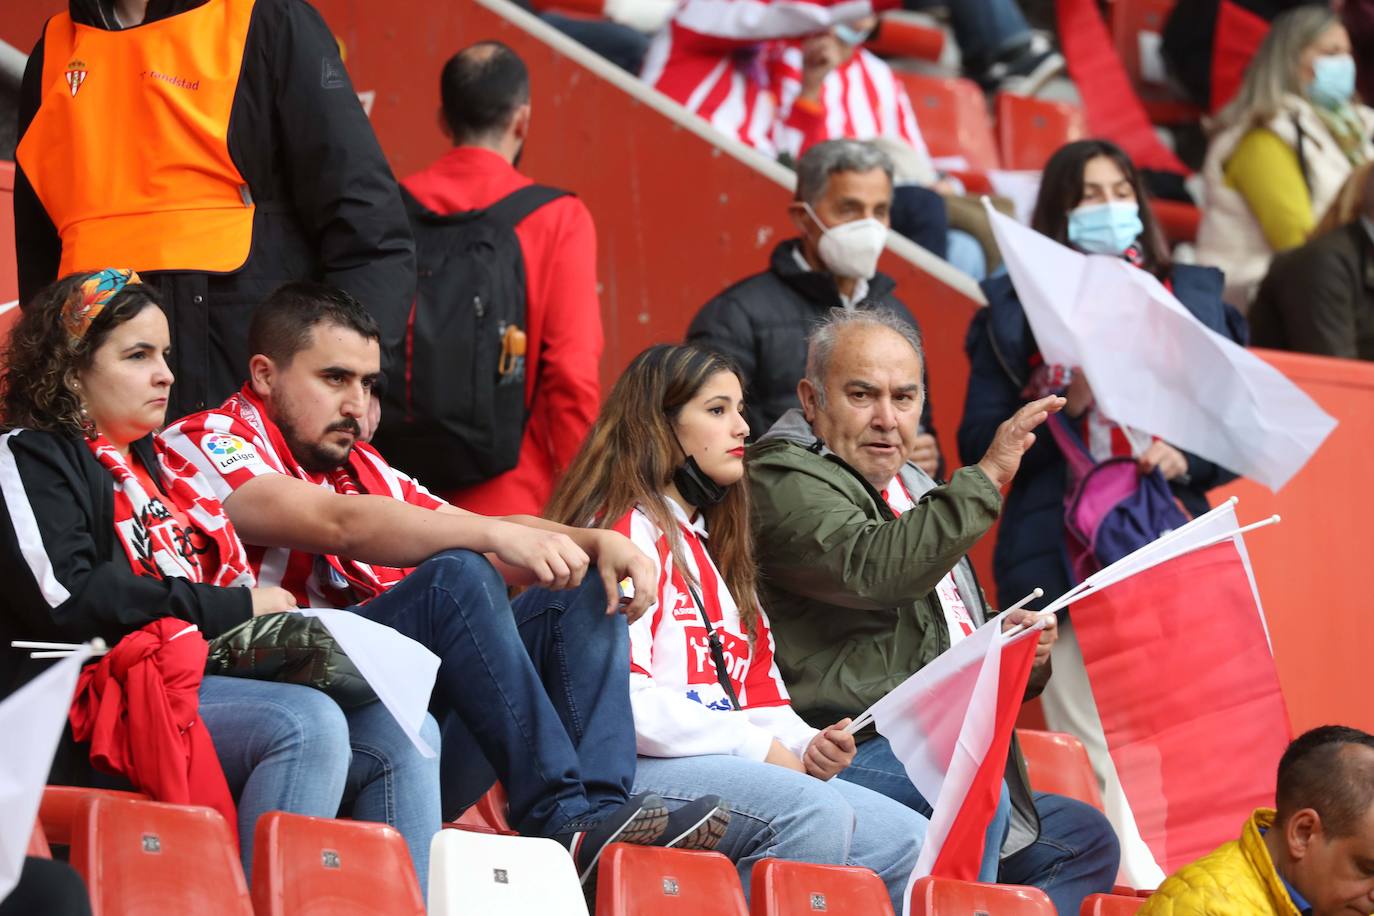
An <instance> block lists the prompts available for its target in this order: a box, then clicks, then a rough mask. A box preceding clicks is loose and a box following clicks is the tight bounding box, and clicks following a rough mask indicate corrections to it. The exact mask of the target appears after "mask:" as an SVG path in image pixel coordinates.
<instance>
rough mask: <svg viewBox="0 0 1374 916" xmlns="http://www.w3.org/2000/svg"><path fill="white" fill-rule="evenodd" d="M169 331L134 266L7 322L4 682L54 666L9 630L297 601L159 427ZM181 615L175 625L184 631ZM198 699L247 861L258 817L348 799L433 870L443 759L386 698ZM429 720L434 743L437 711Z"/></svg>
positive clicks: (71, 627)
mask: <svg viewBox="0 0 1374 916" xmlns="http://www.w3.org/2000/svg"><path fill="white" fill-rule="evenodd" d="M169 340H170V335H169V331H168V325H167V317H166V315H165V314H164V313H163V311H162V308H161V307H160V304H159V302H158V300H157V297H156V294H155V293H154V291H153V289H152V288H150V287H147V286H144V285H143V284H142V283H141V282H140V281H139V278H138V275H137V274H135V273H134V272H133V271H129V270H101V271H97V272H94V273H89V274H79V275H73V276H70V277H67V278H65V279H63V280H59V281H58V282H57V283H55V284H53V285H52V286H50V287H49V288H48V289H46V290H45V291H44V292H42V293H41V294H39V296H38V297H37V299H36V300H35V301H34V302H33V303H32V304H31V305H30V306H29V308H28V309H26V310H25V312H24V314H23V316H22V317H21V318H20V320H19V322H18V324H16V325H15V327H14V329H13V332H12V336H11V339H10V346H9V350H8V354H7V366H6V369H5V373H4V376H3V384H2V385H0V392H2V394H3V410H4V419H5V423H6V424H7V427H8V430H9V431H8V432H6V433H4V435H3V436H0V496H3V500H4V508H5V511H4V512H3V513H0V516H3V519H4V521H3V522H0V574H3V576H4V581H5V583H6V585H7V593H8V594H7V601H6V604H5V608H4V610H3V611H0V638H2V639H3V642H2V643H0V695H8V694H9V693H11V692H13V691H14V690H15V689H17V688H18V687H19V686H20V685H22V684H23V683H24V682H26V681H28V680H29V679H30V678H32V677H33V676H34V675H35V674H37V673H38V671H40V670H41V666H42V665H43V664H44V663H43V662H35V661H31V660H29V659H28V658H26V656H25V653H23V652H19V651H16V650H14V649H11V648H9V645H10V641H11V640H13V639H38V640H60V641H68V642H71V641H84V640H88V639H92V638H94V637H100V638H102V639H104V640H105V642H106V643H107V644H109V645H111V646H114V645H116V644H117V643H119V642H120V640H121V639H122V638H124V637H125V636H127V635H129V634H131V633H134V632H135V631H140V630H141V629H142V628H145V627H149V625H150V624H151V625H153V626H154V631H155V628H156V626H157V623H156V622H158V621H166V620H167V619H168V618H173V619H175V620H176V621H178V622H180V621H185V622H187V623H189V624H194V625H195V626H196V627H198V628H199V630H200V633H201V634H202V635H203V636H204V637H205V638H206V639H213V638H214V637H216V636H218V635H220V634H221V633H224V632H225V631H227V630H230V629H232V628H234V627H235V626H238V625H239V624H241V623H243V622H244V621H246V620H249V619H250V618H252V617H254V616H257V615H261V614H270V613H275V612H279V611H286V610H290V609H292V608H294V607H295V601H294V600H293V599H292V597H291V595H290V593H289V592H286V591H284V590H282V589H280V588H255V587H254V584H255V583H254V579H253V575H252V572H251V570H250V568H249V565H248V563H247V558H246V556H245V553H244V549H243V545H242V544H241V543H240V542H239V539H238V536H237V535H236V534H235V533H234V529H233V526H232V525H231V524H230V522H229V520H228V518H227V517H226V516H225V515H224V513H223V510H222V509H221V507H220V505H219V503H218V501H217V500H215V499H214V497H213V495H212V494H211V491H210V490H209V488H208V486H207V485H206V484H205V483H204V481H203V480H201V479H200V478H199V477H198V476H197V475H196V472H195V471H194V469H193V468H191V467H190V466H189V465H187V464H186V463H185V462H184V461H182V460H180V459H179V458H178V457H177V456H176V455H175V454H174V453H170V452H167V451H165V450H163V449H162V447H161V445H160V443H159V441H158V440H157V439H156V437H155V436H154V435H153V433H154V432H155V431H156V430H158V429H159V428H161V426H162V425H163V423H164V421H165V419H166V417H165V414H166V410H167V396H168V392H169V391H170V389H171V385H172V374H171V372H170V371H169V370H168V368H167V355H168V351H169V349H170V346H169ZM171 628H172V630H173V632H175V634H176V635H175V636H173V637H172V638H177V637H179V636H180V635H181V632H182V631H184V630H185V629H186V628H185V627H181V626H180V625H179V623H174V624H171ZM170 641H171V639H167V642H170ZM78 696H80V693H78ZM131 702H132V701H131ZM79 707H80V703H79V702H78V708H79ZM198 715H199V722H200V723H203V725H204V727H205V730H206V731H208V732H209V737H210V738H211V739H212V742H213V750H214V752H215V756H217V757H218V761H219V765H220V766H221V767H222V769H223V774H224V779H225V781H227V784H228V789H229V791H230V792H231V793H232V795H233V798H234V800H235V801H236V802H237V826H238V833H239V837H240V845H241V850H242V855H243V863H244V868H245V872H246V873H248V874H251V866H252V842H253V833H254V828H255V825H256V823H257V819H258V816H259V815H261V814H263V813H264V812H267V811H273V810H282V811H290V812H294V813H298V814H308V815H316V816H321V817H333V816H335V815H336V814H337V813H338V811H339V807H340V804H341V803H344V804H346V805H349V806H350V807H351V810H352V814H353V815H354V816H355V817H358V818H359V819H364V820H374V821H385V822H387V823H390V824H392V825H393V826H395V827H396V828H397V829H398V830H400V831H401V833H402V834H403V835H404V836H405V838H406V840H407V843H408V844H409V846H410V850H411V855H412V858H413V859H414V863H415V866H416V869H417V871H418V872H419V875H420V879H421V882H422V886H423V882H424V880H425V877H426V872H427V866H428V853H429V841H430V839H431V837H432V836H433V834H434V833H435V832H436V831H437V830H438V829H439V826H440V825H439V784H438V760H437V758H435V759H426V758H424V757H422V756H421V755H420V753H419V752H418V751H417V750H416V749H415V748H414V746H413V745H412V744H411V742H410V740H409V739H408V738H407V737H406V736H405V735H404V733H403V732H402V731H401V729H400V727H399V726H398V725H397V724H396V723H395V721H393V720H392V718H391V714H390V713H389V712H388V711H387V710H386V709H385V707H383V706H382V704H380V703H371V704H369V705H366V706H362V707H359V708H356V709H352V710H350V711H348V712H346V713H345V712H344V711H343V710H341V709H340V708H339V706H338V705H337V704H336V703H335V702H334V701H333V700H332V699H330V698H329V697H328V696H326V695H325V694H324V693H321V692H319V691H317V690H314V689H311V688H309V687H303V686H298V685H295V684H283V683H274V682H268V681H258V680H251V679H246V678H234V677H215V676H206V677H204V679H203V681H202V682H201V685H200V688H199V709H198ZM78 718H79V716H78V714H77V713H76V712H74V714H73V724H74V725H76V723H77V720H78ZM426 729H427V731H428V734H429V742H430V744H431V745H433V746H437V743H438V731H437V729H436V728H435V726H434V724H433V721H432V720H430V721H429V722H428V723H427V724H426ZM191 730H192V729H190V728H188V729H187V731H188V732H189V731H191ZM131 732H132V728H131ZM133 737H134V736H133V735H132V734H131V738H133ZM69 738H70V736H69ZM83 750H85V749H84V748H80V747H78V746H77V745H76V744H75V743H74V742H73V741H71V740H66V741H64V745H63V748H62V749H61V750H59V755H58V759H57V762H56V764H55V767H54V772H53V776H52V779H51V781H53V782H77V783H82V782H89V781H91V780H92V779H93V778H94V776H95V774H94V773H92V772H91V771H90V770H89V768H88V767H87V766H86V765H85V758H86V756H87V755H86V754H83V753H79V752H80V751H83Z"/></svg>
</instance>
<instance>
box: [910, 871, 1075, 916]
mask: <svg viewBox="0 0 1374 916" xmlns="http://www.w3.org/2000/svg"><path fill="white" fill-rule="evenodd" d="M911 913H912V916H1057V914H1056V913H1055V910H1054V904H1053V903H1051V902H1050V898H1049V897H1046V896H1045V892H1044V891H1042V890H1040V889H1039V888H1035V887H1022V886H1021V885H1012V884H978V883H977V882H974V881H955V880H953V879H951V878H932V877H929V876H927V877H925V878H921V879H920V880H918V881H917V882H916V886H915V887H914V888H912V891H911Z"/></svg>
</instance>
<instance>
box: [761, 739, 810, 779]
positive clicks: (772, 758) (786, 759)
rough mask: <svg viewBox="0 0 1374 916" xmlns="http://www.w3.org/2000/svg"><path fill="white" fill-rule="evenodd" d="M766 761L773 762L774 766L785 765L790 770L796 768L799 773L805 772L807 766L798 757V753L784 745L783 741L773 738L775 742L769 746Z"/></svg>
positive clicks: (764, 760) (764, 759)
mask: <svg viewBox="0 0 1374 916" xmlns="http://www.w3.org/2000/svg"><path fill="white" fill-rule="evenodd" d="M763 762H764V763H771V764H773V766H779V767H785V768H787V769H789V770H796V771H797V772H798V773H805V772H806V767H804V766H802V762H801V761H800V760H798V759H797V755H796V754H794V753H792V752H791V751H789V750H788V749H787V748H785V747H783V744H782V742H781V741H779V740H778V739H777V738H774V739H773V744H772V745H771V746H770V747H769V748H768V756H767V757H765V758H763Z"/></svg>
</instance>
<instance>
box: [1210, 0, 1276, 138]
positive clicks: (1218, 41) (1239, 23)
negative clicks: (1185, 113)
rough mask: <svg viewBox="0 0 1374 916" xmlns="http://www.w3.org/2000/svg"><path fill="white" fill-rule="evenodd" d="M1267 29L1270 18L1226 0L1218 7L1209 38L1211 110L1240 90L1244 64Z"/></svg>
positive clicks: (1215, 111) (1223, 104) (1253, 53)
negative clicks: (1210, 40) (1214, 24)
mask: <svg viewBox="0 0 1374 916" xmlns="http://www.w3.org/2000/svg"><path fill="white" fill-rule="evenodd" d="M1268 32H1269V21H1268V20H1267V19H1265V18H1264V17H1263V16H1260V15H1259V14H1257V13H1252V12H1251V11H1250V10H1247V9H1245V8H1244V7H1242V6H1238V5H1237V4H1235V3H1231V2H1229V0H1221V3H1220V5H1219V6H1218V7H1217V26H1216V34H1215V37H1214V38H1213V39H1212V113H1213V114H1216V113H1217V112H1218V111H1221V109H1223V108H1225V107H1226V105H1227V103H1228V102H1230V101H1231V99H1232V98H1234V97H1235V95H1236V93H1237V92H1239V91H1240V84H1241V81H1242V80H1243V79H1245V68H1246V67H1248V66H1250V58H1252V57H1254V56H1255V52H1256V51H1258V50H1259V46H1260V42H1261V41H1263V40H1264V36H1265V35H1267V34H1268Z"/></svg>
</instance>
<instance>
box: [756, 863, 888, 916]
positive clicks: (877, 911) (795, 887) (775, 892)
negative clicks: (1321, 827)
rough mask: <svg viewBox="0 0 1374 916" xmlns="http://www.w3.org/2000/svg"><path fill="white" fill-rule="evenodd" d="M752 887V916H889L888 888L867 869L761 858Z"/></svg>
mask: <svg viewBox="0 0 1374 916" xmlns="http://www.w3.org/2000/svg"><path fill="white" fill-rule="evenodd" d="M751 884H752V885H753V888H752V893H751V894H750V897H749V912H750V913H751V914H752V916H793V914H797V916H800V914H802V913H813V912H825V913H833V914H840V916H846V914H850V916H892V900H891V899H890V898H889V897H888V895H887V885H885V884H883V881H882V879H881V878H879V877H878V876H877V875H876V874H874V873H873V872H871V871H869V870H868V869H867V868H850V867H847V866H843V865H810V864H808V863H805V862H787V861H784V860H782V859H764V860H763V861H762V862H760V863H758V864H757V865H755V866H754V872H753V877H752V879H751Z"/></svg>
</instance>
